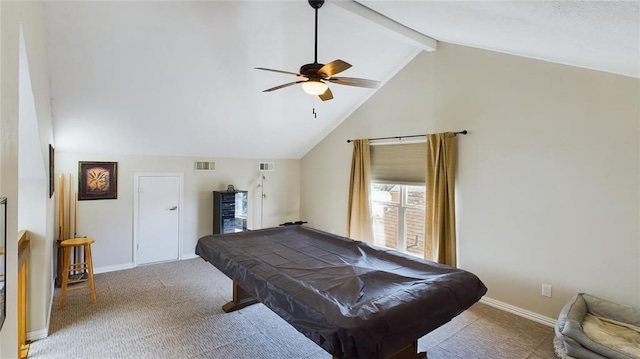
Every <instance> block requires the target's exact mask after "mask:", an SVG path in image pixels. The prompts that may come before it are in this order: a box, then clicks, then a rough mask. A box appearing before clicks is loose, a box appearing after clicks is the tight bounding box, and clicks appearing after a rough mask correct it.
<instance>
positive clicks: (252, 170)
mask: <svg viewBox="0 0 640 359" xmlns="http://www.w3.org/2000/svg"><path fill="white" fill-rule="evenodd" d="M196 160H198V161H216V171H213V172H195V171H194V170H193V162H194V161H196ZM78 161H113V162H118V199H116V200H97V201H79V202H78V206H77V208H78V226H77V229H78V235H89V236H92V237H95V238H96V243H95V244H94V245H93V247H92V249H93V261H94V266H95V269H96V272H104V271H111V270H116V269H123V268H130V267H131V266H132V265H133V240H134V238H133V235H134V233H133V232H134V230H133V228H134V224H133V218H134V216H133V208H134V205H133V198H134V196H133V189H134V178H135V174H136V173H150V172H158V173H168V172H171V173H183V174H184V198H183V204H184V205H183V208H182V211H183V212H182V215H183V231H182V236H183V246H182V248H181V257H183V258H188V257H192V256H194V255H195V254H194V251H195V247H196V243H197V240H198V238H200V237H202V236H204V235H207V234H211V233H212V229H213V227H212V226H213V222H212V221H213V194H212V191H214V190H224V189H226V188H227V185H229V184H233V185H234V186H235V188H236V189H240V190H247V191H249V207H250V208H249V213H248V216H249V218H248V227H249V228H253V229H255V228H260V227H261V225H260V220H261V219H262V216H260V208H261V207H260V195H261V193H262V192H261V190H260V188H259V187H258V184H259V181H260V172H259V171H258V162H259V161H258V160H248V159H216V158H190V157H171V156H132V155H105V154H91V153H75V152H61V151H58V152H56V166H57V167H56V175H57V176H56V178H58V176H59V175H60V174H62V173H64V174H65V175H66V176H67V177H66V178H67V183H68V178H69V177H68V176H69V174H72V176H73V180H72V183H73V192H76V191H77V180H78V178H77V177H76V176H77V173H78ZM271 162H274V163H275V171H273V172H263V174H264V176H265V180H264V181H263V184H264V193H265V195H266V197H265V199H264V202H263V205H262V209H263V213H264V217H263V219H264V225H263V226H264V227H268V226H277V225H278V224H279V223H282V222H286V221H296V220H298V219H299V218H300V216H299V207H300V203H299V198H300V189H299V188H300V161H299V160H273V161H271ZM67 193H68V192H67Z"/></svg>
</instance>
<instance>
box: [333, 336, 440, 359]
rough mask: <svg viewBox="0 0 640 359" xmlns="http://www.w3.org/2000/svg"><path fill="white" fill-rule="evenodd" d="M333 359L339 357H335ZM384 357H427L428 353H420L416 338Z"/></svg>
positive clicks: (425, 358) (411, 358)
mask: <svg viewBox="0 0 640 359" xmlns="http://www.w3.org/2000/svg"><path fill="white" fill-rule="evenodd" d="M333 359H338V358H337V357H335V356H334V357H333ZM384 359H427V353H425V352H422V353H418V341H417V340H414V341H413V342H412V343H410V344H407V345H405V346H404V347H402V348H400V349H399V350H398V351H397V352H395V353H393V354H391V355H387V356H386V357H385V358H384Z"/></svg>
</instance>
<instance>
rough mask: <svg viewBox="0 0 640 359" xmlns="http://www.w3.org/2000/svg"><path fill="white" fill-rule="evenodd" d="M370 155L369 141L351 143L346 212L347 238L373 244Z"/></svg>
mask: <svg viewBox="0 0 640 359" xmlns="http://www.w3.org/2000/svg"><path fill="white" fill-rule="evenodd" d="M370 168H371V154H370V150H369V140H366V139H365V140H354V141H353V157H352V158H351V179H350V181H349V204H348V206H349V207H348V212H347V237H349V238H351V239H356V240H359V241H363V242H369V243H373V233H372V229H371V227H372V221H371V203H370V201H369V198H370V192H371V189H370V184H371V180H370V176H371V175H370V173H369V172H370Z"/></svg>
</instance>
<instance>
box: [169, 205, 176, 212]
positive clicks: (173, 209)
mask: <svg viewBox="0 0 640 359" xmlns="http://www.w3.org/2000/svg"><path fill="white" fill-rule="evenodd" d="M176 209H178V206H173V207H171V208H169V210H170V211H175V210H176Z"/></svg>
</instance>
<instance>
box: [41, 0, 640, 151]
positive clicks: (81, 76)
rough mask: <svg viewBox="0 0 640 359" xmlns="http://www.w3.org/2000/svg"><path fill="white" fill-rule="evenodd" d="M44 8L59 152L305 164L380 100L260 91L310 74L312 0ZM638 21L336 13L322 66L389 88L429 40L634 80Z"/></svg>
mask: <svg viewBox="0 0 640 359" xmlns="http://www.w3.org/2000/svg"><path fill="white" fill-rule="evenodd" d="M45 7H46V16H47V22H48V35H49V38H48V46H49V54H48V56H49V63H50V66H49V68H50V78H51V94H52V109H53V118H54V135H55V142H56V147H57V149H58V150H60V151H81V152H94V153H122V154H146V155H183V156H196V157H205V158H211V157H213V158H222V157H231V158H256V159H277V158H301V157H302V156H304V154H305V153H306V152H307V151H309V150H310V149H311V148H312V147H313V146H314V145H315V144H316V143H318V142H319V141H320V140H321V139H322V138H323V137H324V136H326V135H327V134H328V133H329V132H330V131H331V130H333V129H334V128H335V127H336V126H337V125H339V124H340V123H341V122H342V121H343V120H344V119H345V118H346V117H348V115H349V114H350V113H352V112H353V111H354V110H355V109H357V107H358V106H359V105H361V104H362V103H363V102H364V101H366V100H367V99H368V98H369V97H370V96H371V95H372V94H374V93H375V91H376V90H375V89H363V88H357V87H350V86H340V85H335V84H331V85H330V87H331V90H332V92H333V95H334V99H333V100H330V101H325V102H323V101H320V100H319V99H318V98H317V97H313V96H310V95H307V94H305V93H304V92H303V91H302V89H301V88H300V85H296V86H290V87H287V88H284V89H281V90H278V91H274V92H269V93H263V92H262V90H264V89H267V88H270V87H273V86H276V85H279V84H283V83H286V82H290V81H295V80H296V79H297V78H296V77H294V76H291V75H287V74H281V73H275V72H265V71H258V70H255V69H254V68H255V67H268V68H274V69H279V70H284V71H290V72H298V70H299V68H300V66H301V65H303V64H307V63H311V62H313V59H314V42H313V40H314V10H313V9H312V8H311V7H310V6H309V4H308V3H307V1H241V0H235V1H140V2H131V1H104V2H101V1H70V2H64V1H52V2H46V5H45ZM639 8H640V2H639V1H626V2H623V1H602V2H598V1H595V2H594V1H584V2H583V1H511V2H504V1H496V2H488V1H468V2H458V1H367V0H360V1H357V2H354V1H331V2H327V3H326V4H324V6H323V7H322V8H321V9H320V10H319V39H318V40H319V42H318V61H319V62H321V63H327V62H330V61H332V60H335V59H342V60H344V61H347V62H348V63H350V64H351V65H353V67H352V68H350V69H348V70H346V71H344V72H343V73H341V74H340V75H339V76H347V77H360V78H366V79H374V80H379V81H381V82H382V83H383V85H384V82H385V81H388V80H389V79H390V78H391V77H392V76H393V75H394V74H395V73H397V72H398V71H399V70H401V69H402V67H403V66H404V65H406V64H407V63H408V62H409V61H411V59H413V57H414V56H415V55H416V54H417V53H419V52H420V51H423V50H425V49H428V48H429V45H428V42H429V40H430V39H429V38H428V37H431V38H433V39H436V40H438V41H445V42H450V43H456V44H462V45H467V46H473V47H479V48H485V49H489V50H494V51H500V52H505V53H510V54H515V55H521V56H527V57H532V58H537V59H542V60H546V61H552V62H558V63H563V64H569V65H572V66H579V67H584V68H589V69H594V70H598V71H606V72H611V73H615V74H621V75H624V76H631V77H636V78H637V77H640V51H639V49H640V10H639ZM380 14H381V15H382V16H380ZM383 16H384V17H383ZM385 17H386V18H385ZM389 19H390V20H392V21H390V20H389ZM403 26H404V27H403ZM405 27H406V28H405ZM427 36H428V37H427ZM416 38H417V40H416ZM425 42H426V43H427V45H424V44H425ZM436 51H437V50H436ZM314 111H315V113H316V115H314Z"/></svg>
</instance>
